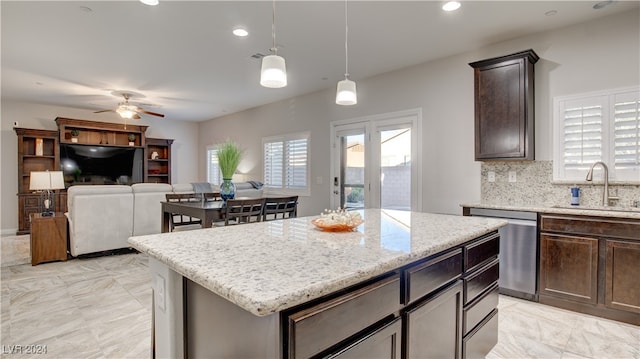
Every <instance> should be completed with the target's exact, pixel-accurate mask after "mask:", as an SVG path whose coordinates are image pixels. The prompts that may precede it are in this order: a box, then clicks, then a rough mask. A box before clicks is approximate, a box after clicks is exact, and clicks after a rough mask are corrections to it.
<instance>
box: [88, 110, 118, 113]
mask: <svg viewBox="0 0 640 359" xmlns="http://www.w3.org/2000/svg"><path fill="white" fill-rule="evenodd" d="M102 112H115V110H100V111H94V112H93V113H102Z"/></svg>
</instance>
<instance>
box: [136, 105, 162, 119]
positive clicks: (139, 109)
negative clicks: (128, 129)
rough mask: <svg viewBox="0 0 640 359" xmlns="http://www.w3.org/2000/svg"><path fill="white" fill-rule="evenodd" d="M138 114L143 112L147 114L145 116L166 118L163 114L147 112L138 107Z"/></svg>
mask: <svg viewBox="0 0 640 359" xmlns="http://www.w3.org/2000/svg"><path fill="white" fill-rule="evenodd" d="M138 112H142V113H145V114H147V115H151V116H158V117H164V115H163V114H161V113H157V112H151V111H147V110H144V109H141V108H140V107H138Z"/></svg>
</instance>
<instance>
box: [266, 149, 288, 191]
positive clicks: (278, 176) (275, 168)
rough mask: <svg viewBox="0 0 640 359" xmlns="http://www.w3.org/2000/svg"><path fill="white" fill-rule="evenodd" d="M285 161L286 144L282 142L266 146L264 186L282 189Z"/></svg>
mask: <svg viewBox="0 0 640 359" xmlns="http://www.w3.org/2000/svg"><path fill="white" fill-rule="evenodd" d="M283 161H284V143H283V142H282V141H274V142H267V143H265V144H264V185H265V186H267V187H273V188H282V183H283V181H282V168H283Z"/></svg>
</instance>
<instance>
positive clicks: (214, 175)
mask: <svg viewBox="0 0 640 359" xmlns="http://www.w3.org/2000/svg"><path fill="white" fill-rule="evenodd" d="M207 182H210V183H213V184H215V185H220V183H221V182H222V173H220V165H219V164H218V150H216V148H215V146H207Z"/></svg>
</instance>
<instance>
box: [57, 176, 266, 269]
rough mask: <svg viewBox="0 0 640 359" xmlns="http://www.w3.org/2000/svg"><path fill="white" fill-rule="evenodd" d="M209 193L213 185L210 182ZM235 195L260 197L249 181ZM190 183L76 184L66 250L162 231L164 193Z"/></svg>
mask: <svg viewBox="0 0 640 359" xmlns="http://www.w3.org/2000/svg"><path fill="white" fill-rule="evenodd" d="M210 186H211V191H210V192H217V191H218V188H217V186H214V185H210ZM236 189H237V191H236V196H238V197H261V196H262V189H256V188H254V187H253V186H252V185H251V184H250V183H238V184H237V185H236ZM193 192H194V188H193V185H192V184H191V183H186V184H175V185H169V184H164V183H136V184H133V185H131V186H125V185H80V186H71V187H69V189H68V190H67V210H68V212H67V213H66V216H67V219H68V221H69V247H70V248H69V249H70V252H71V255H72V256H74V257H75V256H78V255H82V254H87V253H94V252H101V251H107V250H113V249H120V248H128V247H129V243H128V242H127V239H129V237H131V236H141V235H145V234H156V233H160V232H161V230H162V213H161V212H162V206H161V204H160V202H162V201H164V200H165V194H167V193H193Z"/></svg>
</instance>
